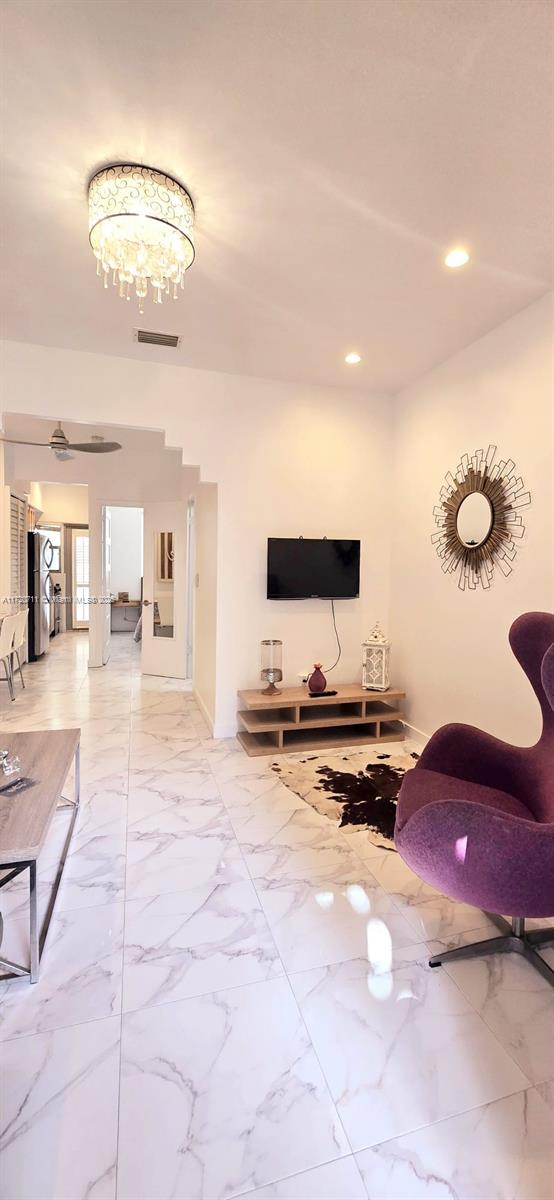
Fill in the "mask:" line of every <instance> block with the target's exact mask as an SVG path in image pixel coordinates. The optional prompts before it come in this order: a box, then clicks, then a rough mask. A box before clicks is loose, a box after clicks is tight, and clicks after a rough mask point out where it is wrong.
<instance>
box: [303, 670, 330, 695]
mask: <svg viewBox="0 0 554 1200" xmlns="http://www.w3.org/2000/svg"><path fill="white" fill-rule="evenodd" d="M314 667H315V671H312V674H311V675H310V678H309V679H308V691H310V692H314V693H316V694H319V693H320V692H324V691H325V688H326V687H327V680H326V678H325V675H324V674H323V671H322V670H321V663H314Z"/></svg>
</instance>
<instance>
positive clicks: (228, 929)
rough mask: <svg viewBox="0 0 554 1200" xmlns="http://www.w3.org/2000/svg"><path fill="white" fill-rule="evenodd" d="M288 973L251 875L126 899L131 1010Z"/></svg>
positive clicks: (127, 1004) (126, 992)
mask: <svg viewBox="0 0 554 1200" xmlns="http://www.w3.org/2000/svg"><path fill="white" fill-rule="evenodd" d="M282 974H283V967H282V965H281V962H280V959H279V955H278V953H277V950H276V947H275V943H274V940H273V937H272V935H271V933H270V931H269V928H268V925H267V922H266V919H265V917H264V914H263V912H262V910H261V908H260V904H259V901H258V898H257V896H256V892H255V890H254V888H253V886H252V884H251V883H250V882H248V881H246V880H245V881H244V882H242V883H222V884H219V885H216V886H213V885H212V884H211V883H210V884H207V885H206V886H205V887H203V888H194V889H193V890H191V891H187V892H179V893H168V894H166V895H164V896H155V897H153V898H152V899H149V900H131V901H130V902H129V903H128V904H127V906H126V915H125V952H124V966H123V1007H124V1010H126V1011H128V1010H131V1009H136V1008H143V1007H146V1006H148V1005H153V1004H165V1003H167V1002H168V1001H172V1000H183V999H186V998H187V997H189V996H198V995H201V994H202V993H203V992H211V991H216V990H218V989H221V988H227V987H237V986H238V985H239V984H245V983H256V982H257V981H258V980H263V979H270V978H272V977H274V976H277V975H282Z"/></svg>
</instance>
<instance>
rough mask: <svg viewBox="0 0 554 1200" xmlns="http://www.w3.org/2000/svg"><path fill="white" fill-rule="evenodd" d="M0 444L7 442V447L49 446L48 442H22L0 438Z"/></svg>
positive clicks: (20, 439)
mask: <svg viewBox="0 0 554 1200" xmlns="http://www.w3.org/2000/svg"><path fill="white" fill-rule="evenodd" d="M0 442H7V444H8V445H9V446H49V445H50V442H24V441H23V440H22V438H5V437H0Z"/></svg>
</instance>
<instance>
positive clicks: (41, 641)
mask: <svg viewBox="0 0 554 1200" xmlns="http://www.w3.org/2000/svg"><path fill="white" fill-rule="evenodd" d="M27 550H28V559H27V562H28V571H29V574H28V579H29V659H30V660H31V662H34V660H35V659H36V658H39V657H40V655H41V654H45V653H46V652H47V650H48V647H49V645H50V601H51V593H52V581H51V579H50V568H51V566H52V562H53V559H54V549H53V546H52V542H51V541H50V538H49V537H48V534H47V533H42V532H41V531H40V530H39V529H34V530H33V531H32V533H28V534H27Z"/></svg>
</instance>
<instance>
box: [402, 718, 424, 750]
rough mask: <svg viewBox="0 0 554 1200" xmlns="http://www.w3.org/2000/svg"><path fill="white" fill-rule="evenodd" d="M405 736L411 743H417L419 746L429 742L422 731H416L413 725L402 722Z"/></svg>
mask: <svg viewBox="0 0 554 1200" xmlns="http://www.w3.org/2000/svg"><path fill="white" fill-rule="evenodd" d="M403 725H404V729H405V730H406V736H407V737H410V738H411V739H412V741H413V742H417V743H418V744H420V745H421V746H425V745H426V743H427V742H428V741H429V736H430V735H429V734H428V733H424V732H423V730H422V729H417V728H416V726H415V725H409V724H408V722H407V721H404V722H403Z"/></svg>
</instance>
